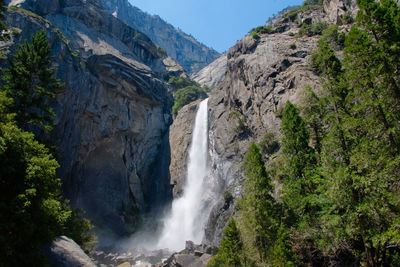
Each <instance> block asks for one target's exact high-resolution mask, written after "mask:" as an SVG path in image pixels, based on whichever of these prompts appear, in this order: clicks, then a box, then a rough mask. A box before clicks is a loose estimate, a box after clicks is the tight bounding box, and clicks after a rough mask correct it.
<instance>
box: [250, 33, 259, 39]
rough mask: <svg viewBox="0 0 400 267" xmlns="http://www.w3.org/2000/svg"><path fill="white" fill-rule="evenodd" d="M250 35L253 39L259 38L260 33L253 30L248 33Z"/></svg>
mask: <svg viewBox="0 0 400 267" xmlns="http://www.w3.org/2000/svg"><path fill="white" fill-rule="evenodd" d="M250 35H251V37H253V38H254V39H255V40H258V39H260V35H259V34H258V33H256V32H253V33H252V34H250Z"/></svg>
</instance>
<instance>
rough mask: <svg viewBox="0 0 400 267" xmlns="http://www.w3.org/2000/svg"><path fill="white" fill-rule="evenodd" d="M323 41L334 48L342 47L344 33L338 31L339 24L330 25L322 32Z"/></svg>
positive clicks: (344, 37)
mask: <svg viewBox="0 0 400 267" xmlns="http://www.w3.org/2000/svg"><path fill="white" fill-rule="evenodd" d="M321 39H323V40H324V41H325V42H327V43H329V44H330V45H331V46H332V48H334V49H335V50H340V49H343V47H344V41H345V39H346V34H345V33H343V32H339V26H337V25H335V24H334V25H331V26H329V27H328V28H327V29H325V30H324V31H323V32H322V37H321Z"/></svg>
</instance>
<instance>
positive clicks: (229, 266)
mask: <svg viewBox="0 0 400 267" xmlns="http://www.w3.org/2000/svg"><path fill="white" fill-rule="evenodd" d="M245 264H246V262H245V260H244V256H243V242H242V239H241V236H240V232H239V229H238V228H237V226H236V221H235V220H234V219H233V218H232V219H231V220H230V221H229V222H228V224H227V226H226V228H225V230H224V235H223V238H222V240H221V244H220V247H219V249H218V253H217V254H216V255H215V256H214V257H213V258H212V259H211V260H210V262H209V263H208V264H207V267H224V266H225V267H240V266H244V265H245Z"/></svg>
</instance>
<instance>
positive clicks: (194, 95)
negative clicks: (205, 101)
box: [172, 86, 207, 116]
mask: <svg viewBox="0 0 400 267" xmlns="http://www.w3.org/2000/svg"><path fill="white" fill-rule="evenodd" d="M206 97H207V93H206V92H205V91H204V89H203V88H201V87H197V86H187V87H183V88H181V89H179V90H178V91H176V92H175V94H174V99H175V103H174V106H173V107H172V114H173V115H174V116H176V115H177V114H178V111H179V110H180V109H181V108H182V107H183V106H185V105H187V104H189V103H191V102H193V101H195V100H197V99H200V98H206Z"/></svg>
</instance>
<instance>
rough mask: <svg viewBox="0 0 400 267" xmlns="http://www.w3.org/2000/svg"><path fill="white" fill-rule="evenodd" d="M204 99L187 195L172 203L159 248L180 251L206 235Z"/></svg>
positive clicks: (195, 133)
mask: <svg viewBox="0 0 400 267" xmlns="http://www.w3.org/2000/svg"><path fill="white" fill-rule="evenodd" d="M207 101H208V99H206V100H203V101H202V102H201V103H200V105H199V109H198V111H197V114H196V119H195V124H194V128H193V134H192V143H191V146H190V150H189V161H188V169H187V176H186V182H185V185H184V188H183V196H182V197H180V198H177V199H175V200H174V201H173V203H172V209H171V212H170V214H168V215H167V216H166V218H164V228H163V230H162V233H161V235H160V238H159V240H158V243H157V245H156V247H157V248H168V249H171V250H179V249H183V248H184V247H185V241H187V240H191V241H193V242H195V243H200V242H201V240H202V238H203V235H204V224H205V221H206V219H207V216H208V214H203V213H204V209H203V208H202V204H201V203H202V198H203V195H204V194H205V193H206V192H205V191H206V188H205V186H204V184H205V183H204V180H205V178H206V176H207V174H208V168H207V158H208V112H207Z"/></svg>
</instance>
